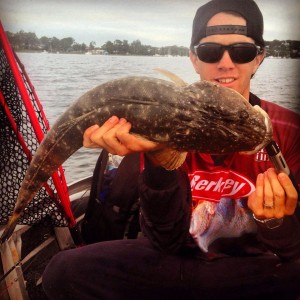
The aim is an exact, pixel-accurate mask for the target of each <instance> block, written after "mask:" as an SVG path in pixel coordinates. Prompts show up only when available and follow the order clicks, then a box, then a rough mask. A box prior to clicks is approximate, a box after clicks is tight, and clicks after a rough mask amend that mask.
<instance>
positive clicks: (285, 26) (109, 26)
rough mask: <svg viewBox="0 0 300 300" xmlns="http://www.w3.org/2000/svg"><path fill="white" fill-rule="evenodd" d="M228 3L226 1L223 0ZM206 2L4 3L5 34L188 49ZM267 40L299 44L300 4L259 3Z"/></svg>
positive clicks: (294, 0)
mask: <svg viewBox="0 0 300 300" xmlns="http://www.w3.org/2000/svg"><path fill="white" fill-rule="evenodd" d="M225 1H226V0H225ZM206 2H207V1H206V0H127V1H125V0H73V1H72V0H0V19H1V22H2V25H3V26H4V29H5V30H6V31H11V32H14V33H15V32H18V31H20V30H24V31H25V32H34V33H35V34H36V35H37V37H38V38H40V37H42V36H47V37H53V36H55V37H57V38H59V39H61V38H64V37H73V38H74V39H75V41H76V42H77V43H86V44H89V43H90V42H91V41H95V42H96V45H97V46H102V45H103V44H104V43H105V42H107V41H108V40H110V41H114V40H116V39H120V40H128V42H129V43H131V42H132V41H134V40H137V39H139V40H140V41H141V42H142V44H149V45H152V46H157V47H159V46H168V45H178V46H186V47H188V46H189V43H190V34H191V26H192V20H193V18H194V15H195V12H196V10H197V8H198V7H199V6H201V5H202V4H204V3H206ZM256 2H257V4H258V5H259V6H260V8H261V10H262V13H263V15H264V18H265V35H264V38H265V40H267V41H272V40H274V39H279V40H285V39H293V40H300V30H299V28H300V27H299V23H300V22H299V19H300V1H299V0H256Z"/></svg>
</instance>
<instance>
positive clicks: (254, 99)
mask: <svg viewBox="0 0 300 300" xmlns="http://www.w3.org/2000/svg"><path fill="white" fill-rule="evenodd" d="M249 102H250V104H251V105H252V106H254V105H258V106H261V101H260V99H259V98H258V97H257V96H256V95H254V94H252V93H250V98H249Z"/></svg>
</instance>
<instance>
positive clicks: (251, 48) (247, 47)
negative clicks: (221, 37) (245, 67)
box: [194, 43, 263, 64]
mask: <svg viewBox="0 0 300 300" xmlns="http://www.w3.org/2000/svg"><path fill="white" fill-rule="evenodd" d="M194 50H195V53H196V54H197V56H198V58H199V59H200V60H202V61H203V62H206V63H216V62H218V61H220V60H221V58H222V57H223V54H224V52H225V50H227V51H228V53H229V56H230V58H231V60H232V61H233V62H234V63H238V64H245V63H248V62H250V61H252V60H253V59H254V58H255V57H256V56H257V55H258V54H260V53H262V51H263V50H262V48H261V47H259V46H257V45H254V44H251V43H237V44H231V45H222V44H217V43H203V44H199V45H197V46H195V47H194Z"/></svg>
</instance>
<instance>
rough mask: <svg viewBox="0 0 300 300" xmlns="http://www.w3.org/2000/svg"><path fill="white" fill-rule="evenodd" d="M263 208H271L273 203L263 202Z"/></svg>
mask: <svg viewBox="0 0 300 300" xmlns="http://www.w3.org/2000/svg"><path fill="white" fill-rule="evenodd" d="M264 208H266V209H272V208H274V203H265V204H264Z"/></svg>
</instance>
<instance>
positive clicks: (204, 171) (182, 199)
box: [140, 94, 300, 259]
mask: <svg viewBox="0 0 300 300" xmlns="http://www.w3.org/2000/svg"><path fill="white" fill-rule="evenodd" d="M250 103H251V104H252V105H260V106H261V107H262V108H263V109H264V110H265V111H266V112H267V113H268V114H269V117H270V119H271V121H272V125H273V133H274V140H275V141H276V142H277V143H278V145H279V148H280V149H281V152H282V153H283V156H284V157H285V159H286V161H287V163H288V165H289V167H290V169H291V170H292V172H293V174H294V176H295V178H296V180H297V182H298V184H299V183H300V134H299V133H300V127H299V125H300V122H299V120H300V118H299V115H297V114H296V113H294V112H291V111H289V110H287V109H285V108H282V107H280V106H278V105H276V104H273V103H270V102H267V101H260V100H259V99H258V98H257V97H256V96H254V95H252V94H251V96H250ZM271 166H272V164H271V163H270V161H269V160H268V156H267V155H266V153H265V151H264V150H262V151H260V152H258V153H257V154H255V155H240V154H237V153H235V154H231V155H227V156H225V157H222V156H214V157H212V156H211V155H209V154H203V153H190V154H189V155H188V157H187V160H186V162H185V165H184V167H183V168H181V169H180V170H176V171H166V170H164V169H162V168H154V167H152V166H151V165H150V164H148V163H147V162H146V167H145V170H144V172H143V174H142V176H141V178H140V193H141V226H142V229H143V231H144V232H145V233H146V235H147V236H148V238H149V239H150V240H151V241H152V243H153V244H154V245H155V246H156V247H159V248H160V249H162V250H164V251H170V252H178V251H180V250H181V249H182V248H184V247H185V246H186V244H187V241H189V240H190V234H189V228H190V221H191V213H192V210H191V207H192V194H193V199H194V200H199V199H204V200H212V201H218V200H220V198H223V197H226V198H233V199H236V198H238V199H239V198H243V197H247V195H249V194H250V193H251V192H253V190H254V188H255V186H254V183H255V180H256V177H257V174H259V173H261V172H264V171H265V170H267V169H268V168H269V167H271ZM298 210H299V208H297V212H296V213H295V214H294V215H293V216H291V217H285V218H284V222H283V224H282V225H281V226H280V227H278V228H276V229H271V230H270V229H268V228H265V226H264V225H263V224H258V225H257V226H258V231H257V235H256V237H257V240H260V241H261V242H262V243H263V244H264V245H265V246H266V247H267V248H268V249H269V250H271V251H272V252H274V253H275V254H277V255H279V256H280V257H282V258H283V259H292V258H296V257H300V222H299V219H300V217H299V216H300V212H299V211H298Z"/></svg>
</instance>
